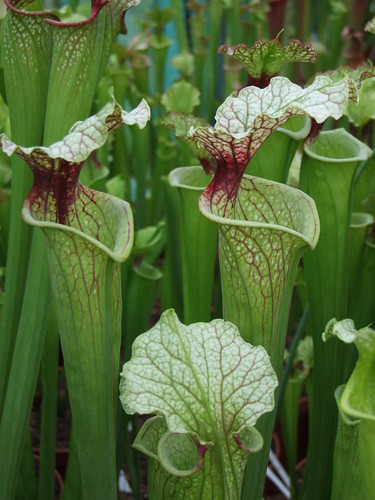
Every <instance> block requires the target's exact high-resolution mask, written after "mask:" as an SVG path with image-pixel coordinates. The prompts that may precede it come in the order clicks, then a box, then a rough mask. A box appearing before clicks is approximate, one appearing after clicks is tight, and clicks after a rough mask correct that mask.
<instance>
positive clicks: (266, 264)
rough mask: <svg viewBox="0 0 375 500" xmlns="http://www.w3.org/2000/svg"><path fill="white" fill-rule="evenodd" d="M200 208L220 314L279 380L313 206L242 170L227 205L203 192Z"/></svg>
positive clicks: (249, 479)
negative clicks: (212, 231)
mask: <svg viewBox="0 0 375 500" xmlns="http://www.w3.org/2000/svg"><path fill="white" fill-rule="evenodd" d="M271 200H272V203H271ZM200 210H201V211H202V213H203V215H204V216H205V217H207V218H209V219H210V220H212V221H214V222H216V223H217V225H218V229H219V262H220V272H221V282H222V293H223V311H224V318H225V319H227V320H229V321H231V322H232V323H234V324H235V325H236V326H237V327H238V328H239V330H240V332H241V335H242V336H243V338H244V339H245V340H246V341H248V342H250V343H251V344H253V345H263V346H264V347H265V349H266V350H267V352H268V354H269V355H270V358H271V362H272V366H273V367H274V369H275V372H276V374H277V375H278V377H279V378H280V376H281V368H282V362H283V357H284V345H285V334H286V328H287V322H288V316H289V306H290V301H291V296H292V290H293V284H294V277H295V273H296V270H297V265H298V262H299V260H300V257H301V255H302V253H303V252H304V251H305V249H306V248H308V247H309V246H310V247H312V248H314V246H315V245H316V242H317V239H318V236H319V220H318V215H317V212H316V209H315V204H314V202H313V200H312V199H310V198H309V197H308V196H306V195H305V194H304V193H302V192H301V191H298V190H296V189H294V188H290V187H288V186H285V185H283V184H278V183H276V182H272V181H266V180H263V179H260V178H257V177H250V176H244V177H243V179H242V181H241V184H240V187H239V191H238V193H237V200H236V204H235V206H234V207H233V208H231V209H230V210H228V207H227V208H225V209H224V210H223V209H222V208H221V209H220V208H218V207H216V206H215V205H211V204H210V201H209V199H208V198H205V197H204V195H203V196H202V197H201V199H200ZM275 412H276V410H274V411H273V412H271V413H269V414H267V415H264V416H262V418H261V419H260V421H259V425H258V424H257V429H258V431H259V432H260V433H261V435H262V436H263V439H264V448H263V449H262V451H261V452H260V453H259V454H258V455H257V456H250V457H249V459H248V462H247V469H246V473H245V478H244V484H243V498H254V499H256V498H261V495H262V492H263V482H262V481H261V480H260V478H264V477H265V473H266V468H267V463H268V455H269V448H270V445H271V438H272V432H273V425H274V418H275Z"/></svg>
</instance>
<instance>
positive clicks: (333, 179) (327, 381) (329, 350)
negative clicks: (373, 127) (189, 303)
mask: <svg viewBox="0 0 375 500" xmlns="http://www.w3.org/2000/svg"><path fill="white" fill-rule="evenodd" d="M370 154H371V150H370V149H369V148H368V147H367V146H365V145H364V144H362V143H361V142H360V141H358V140H357V139H355V138H353V137H352V136H351V135H350V134H348V133H347V132H346V131H344V130H343V129H337V130H334V131H329V132H322V133H321V134H320V136H319V138H318V139H317V140H316V141H315V142H314V143H313V144H312V145H311V146H309V147H305V156H304V158H303V161H302V167H301V180H300V185H301V189H303V190H304V191H305V192H306V193H308V194H309V195H310V196H311V197H312V198H313V199H314V200H315V202H316V205H317V208H318V212H319V216H320V220H321V235H320V239H319V243H318V245H317V247H316V249H315V251H314V252H313V253H311V252H309V253H307V254H306V255H305V257H304V269H305V276H306V283H307V288H308V300H309V304H310V312H311V315H310V320H311V327H312V336H313V340H314V374H313V391H314V401H315V402H316V404H314V405H313V408H312V423H311V432H312V435H311V438H310V446H309V450H308V458H307V462H308V468H307V474H306V478H305V480H306V483H305V491H304V495H305V498H311V499H316V498H329V496H330V492H331V478H332V467H333V449H334V440H335V433H336V428H337V409H336V407H335V402H334V399H333V393H334V391H335V389H336V387H337V386H338V385H340V384H341V383H342V382H344V381H345V380H346V377H347V376H348V370H350V366H347V363H346V362H347V359H348V356H349V357H351V354H350V349H349V347H351V346H345V345H344V344H342V345H335V344H334V343H331V344H329V345H324V344H323V341H322V338H321V334H322V332H323V331H324V328H325V325H326V324H327V322H328V321H329V320H330V319H331V318H333V317H336V318H343V317H345V316H346V308H347V303H346V302H347V301H346V280H347V277H346V276H347V265H348V238H349V226H350V216H351V191H352V180H353V176H354V173H355V171H356V169H357V166H358V165H359V163H360V162H361V161H364V160H366V159H367V158H368V157H369V156H370Z"/></svg>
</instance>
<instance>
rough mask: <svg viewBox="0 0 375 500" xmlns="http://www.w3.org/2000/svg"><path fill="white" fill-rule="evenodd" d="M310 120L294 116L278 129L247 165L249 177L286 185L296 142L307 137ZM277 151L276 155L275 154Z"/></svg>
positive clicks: (305, 117)
mask: <svg viewBox="0 0 375 500" xmlns="http://www.w3.org/2000/svg"><path fill="white" fill-rule="evenodd" d="M310 129H311V120H310V118H309V117H307V116H295V117H293V118H291V119H290V120H289V121H287V122H286V123H285V124H284V125H283V126H282V127H279V128H278V129H277V130H275V132H274V133H273V134H272V135H270V137H269V138H268V139H267V140H266V141H265V143H264V144H263V145H262V146H261V148H260V149H259V150H258V151H257V152H256V153H255V155H254V157H253V158H252V159H251V163H250V164H249V168H248V170H249V172H248V173H251V175H255V176H257V177H263V178H264V179H270V180H273V181H276V182H284V183H286V181H287V179H288V173H289V167H290V164H291V163H292V160H293V158H294V155H295V153H296V150H297V146H298V142H299V141H302V140H303V139H305V138H306V137H307V135H308V134H309V132H310ZM275 151H277V154H275Z"/></svg>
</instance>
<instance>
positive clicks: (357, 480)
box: [331, 385, 365, 500]
mask: <svg viewBox="0 0 375 500" xmlns="http://www.w3.org/2000/svg"><path fill="white" fill-rule="evenodd" d="M344 387H345V386H344V385H341V386H340V387H338V388H337V389H336V391H335V400H336V403H337V407H338V410H339V418H338V425H337V433H336V441H335V453H334V462H333V480H332V496H331V498H332V499H334V498H340V499H342V500H351V499H352V498H361V499H364V498H365V497H363V490H362V486H363V482H362V480H361V473H360V467H359V462H358V460H359V452H358V434H359V427H360V420H358V419H352V418H350V417H349V416H348V415H346V414H345V413H344V412H343V411H342V410H341V407H340V397H341V395H342V392H343V390H344Z"/></svg>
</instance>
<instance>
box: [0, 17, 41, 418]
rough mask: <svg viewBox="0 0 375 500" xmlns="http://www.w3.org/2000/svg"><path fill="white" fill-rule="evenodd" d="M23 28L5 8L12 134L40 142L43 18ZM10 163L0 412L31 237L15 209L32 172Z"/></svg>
mask: <svg viewBox="0 0 375 500" xmlns="http://www.w3.org/2000/svg"><path fill="white" fill-rule="evenodd" d="M28 29H29V28H28V19H26V18H25V17H24V16H19V15H17V14H15V13H14V12H12V11H10V10H9V11H8V13H7V15H6V16H5V18H4V21H3V23H2V28H1V47H2V50H1V56H2V65H3V68H4V77H5V85H6V89H7V101H8V106H9V114H10V122H11V129H12V137H13V138H14V140H15V141H17V142H18V143H20V144H24V145H25V146H31V145H33V144H40V143H41V142H42V137H43V127H44V112H45V108H46V95H47V89H48V66H49V61H50V57H51V48H50V34H49V30H48V27H47V25H46V24H45V23H44V22H43V19H40V18H34V19H33V29H35V30H36V33H37V36H34V37H32V38H29V39H28V38H27V33H28ZM20 42H23V45H21V44H20ZM26 96H27V101H28V105H27V106H25V99H26ZM12 166H13V169H12V170H13V172H12V197H11V209H10V233H9V246H8V255H7V279H6V284H5V297H4V305H3V312H2V322H1V332H2V333H1V335H0V415H1V409H2V403H3V399H4V397H5V391H6V384H7V380H8V374H9V370H10V365H11V360H12V354H13V348H14V345H15V342H16V335H17V329H18V323H19V319H20V315H21V310H22V303H23V293H24V287H25V282H26V276H27V265H28V260H29V248H30V237H31V231H30V228H29V227H28V226H27V225H26V224H25V223H24V222H23V221H22V219H21V217H20V213H21V209H22V204H23V202H24V200H25V198H26V196H27V193H28V191H29V190H30V187H31V182H32V176H31V174H30V172H29V170H28V169H27V168H26V166H25V164H24V162H23V161H22V160H21V159H20V158H14V159H13V160H12Z"/></svg>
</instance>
